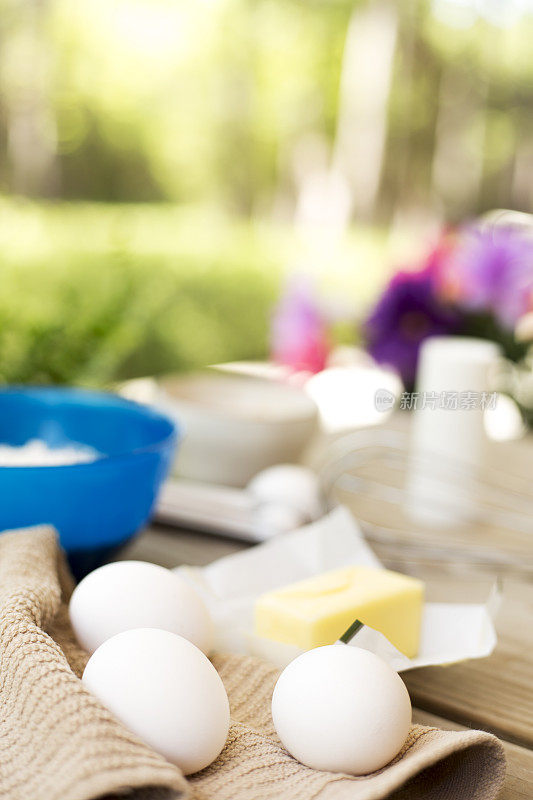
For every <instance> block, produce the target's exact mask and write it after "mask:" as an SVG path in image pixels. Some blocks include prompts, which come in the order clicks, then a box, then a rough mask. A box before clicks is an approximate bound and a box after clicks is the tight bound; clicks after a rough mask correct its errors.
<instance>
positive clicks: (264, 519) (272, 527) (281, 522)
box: [253, 503, 307, 539]
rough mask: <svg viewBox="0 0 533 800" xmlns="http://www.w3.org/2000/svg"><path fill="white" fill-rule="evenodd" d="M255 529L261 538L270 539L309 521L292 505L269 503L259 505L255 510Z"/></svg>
mask: <svg viewBox="0 0 533 800" xmlns="http://www.w3.org/2000/svg"><path fill="white" fill-rule="evenodd" d="M253 519H254V530H255V531H256V532H257V534H258V536H259V537H260V538H261V539H269V538H270V537H271V536H277V534H278V533H288V532H289V531H294V530H296V528H299V527H300V525H304V524H305V522H307V519H306V517H303V516H302V514H301V513H300V512H299V511H298V510H297V509H296V508H291V507H290V506H285V505H281V503H268V504H264V505H261V506H258V507H257V508H256V509H255V511H254V518H253Z"/></svg>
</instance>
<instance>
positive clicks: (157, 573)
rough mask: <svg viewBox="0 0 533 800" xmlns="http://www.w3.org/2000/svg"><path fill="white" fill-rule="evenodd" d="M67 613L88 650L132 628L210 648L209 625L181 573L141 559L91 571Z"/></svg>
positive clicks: (206, 617) (205, 615)
mask: <svg viewBox="0 0 533 800" xmlns="http://www.w3.org/2000/svg"><path fill="white" fill-rule="evenodd" d="M69 614H70V621H71V623H72V628H73V630H74V633H75V634H76V638H77V640H78V642H79V643H80V645H81V646H82V647H83V648H84V650H86V651H87V652H88V653H93V652H94V651H95V650H96V648H97V647H99V646H100V645H101V644H102V643H103V642H105V641H106V639H109V638H111V636H114V635H115V634H116V633H121V632H122V631H127V630H131V629H132V628H161V629H162V630H165V631H170V632H171V633H177V634H179V635H180V636H184V637H185V639H188V640H189V641H190V642H192V643H193V644H195V645H196V646H197V647H199V648H200V650H203V651H204V653H208V652H209V650H210V649H211V646H212V640H213V624H212V621H211V618H210V616H209V613H208V611H207V609H206V607H205V604H204V602H203V600H202V598H201V597H200V596H199V595H198V594H197V592H196V591H195V590H194V589H193V588H192V586H190V585H189V584H188V583H187V582H186V581H185V580H184V579H183V578H182V577H181V576H180V575H176V574H175V573H174V572H171V570H168V569H165V568H164V567H158V566H157V565H156V564H149V563H146V562H144V561H117V562H114V563H112V564H106V565H105V566H103V567H100V568H99V569H96V570H95V571H94V572H91V573H90V574H89V575H87V576H86V577H85V578H84V579H83V580H82V581H81V582H80V583H79V584H78V586H77V587H76V589H75V590H74V592H73V594H72V597H71V600H70V605H69Z"/></svg>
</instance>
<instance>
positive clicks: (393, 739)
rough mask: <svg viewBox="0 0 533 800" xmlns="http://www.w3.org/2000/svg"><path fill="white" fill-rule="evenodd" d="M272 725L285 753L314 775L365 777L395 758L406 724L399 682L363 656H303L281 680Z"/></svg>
mask: <svg viewBox="0 0 533 800" xmlns="http://www.w3.org/2000/svg"><path fill="white" fill-rule="evenodd" d="M272 719H273V721H274V725H275V728H276V731H277V733H278V736H279V738H280V739H281V741H282V743H283V745H284V746H285V748H286V749H287V750H288V751H289V753H290V754H291V755H292V756H294V758H296V759H297V760H298V761H301V762H302V764H306V765H307V766H309V767H313V768H314V769H322V770H329V771H332V772H346V773H348V774H350V775H366V774H368V773H370V772H374V770H377V769H380V768H381V767H383V766H385V764H388V763H389V761H390V760H391V759H393V758H394V756H395V755H396V754H397V753H398V752H399V750H400V749H401V747H402V745H403V743H404V742H405V740H406V738H407V734H408V732H409V727H410V724H411V702H410V700H409V694H408V692H407V689H406V688H405V685H404V683H403V681H402V679H401V678H400V676H399V675H398V674H397V673H396V672H395V671H394V670H393V669H392V668H391V667H389V665H388V664H386V663H385V661H383V660H382V659H380V658H378V656H375V655H374V654H373V653H370V652H368V651H367V650H362V649H360V648H357V647H351V646H348V645H344V644H334V645H327V646H326V647H317V648H315V649H314V650H308V651H307V652H306V653H303V654H302V655H301V656H298V658H296V659H295V660H294V661H292V662H291V663H290V664H289V665H288V666H287V667H286V668H285V669H284V670H283V672H282V673H281V675H280V677H279V679H278V682H277V683H276V686H275V689H274V695H273V697H272Z"/></svg>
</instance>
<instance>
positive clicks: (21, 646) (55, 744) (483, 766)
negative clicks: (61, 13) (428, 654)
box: [0, 526, 505, 800]
mask: <svg viewBox="0 0 533 800" xmlns="http://www.w3.org/2000/svg"><path fill="white" fill-rule="evenodd" d="M72 587H73V583H72V578H71V576H70V574H69V572H68V568H67V566H66V562H65V559H64V556H63V554H62V552H61V550H60V549H59V547H58V544H57V536H56V534H55V531H54V530H53V529H52V528H50V527H46V526H43V527H38V528H31V529H27V530H24V531H13V532H7V533H4V534H2V535H1V536H0V709H1V711H0V797H2V798H3V800H28V798H30V797H31V798H32V800H96V798H107V800H111V798H113V797H116V798H118V797H122V798H124V797H126V798H128V799H129V800H178V799H179V800H189V799H190V800H194V799H196V800H270V799H271V800H275V799H276V800H277V799H278V798H280V797H283V798H284V800H311V798H320V800H344V798H346V800H348V798H349V799H350V800H382V799H384V798H391V799H392V798H394V800H422V798H424V800H463V798H466V797H468V798H469V800H493V799H494V798H496V796H497V794H498V792H499V789H500V787H501V785H502V782H503V779H504V774H505V757H504V754H503V747H502V745H501V743H500V742H499V741H498V740H497V739H496V738H495V737H494V736H491V735H490V734H488V733H484V732H481V731H464V732H448V731H441V730H438V729H435V728H425V727H422V726H420V725H413V726H412V727H411V731H410V733H409V737H408V739H407V741H406V743H405V745H404V747H403V748H402V751H401V752H400V754H399V755H398V756H397V757H396V758H395V759H394V761H393V762H391V763H390V764H389V765H388V766H386V767H385V768H384V769H382V770H379V771H378V772H375V773H372V774H371V775H368V776H365V777H358V778H354V777H352V776H348V775H342V774H337V773H330V772H320V771H316V770H312V769H310V768H308V767H305V766H303V765H302V764H299V763H298V762H297V761H295V760H294V759H293V758H291V756H290V755H289V754H288V753H287V752H286V751H285V750H284V749H283V747H282V746H281V744H280V742H279V739H278V738H277V736H276V733H275V731H274V728H273V725H272V719H271V715H270V699H271V696H272V690H273V687H274V683H275V681H276V678H277V674H278V673H277V671H276V670H275V669H274V668H273V667H271V666H269V665H268V664H266V663H264V662H262V661H260V660H258V659H255V658H252V657H249V656H240V655H229V656H228V655H216V656H215V657H214V658H213V663H214V665H215V667H216V668H217V670H218V671H219V673H220V675H221V677H222V680H223V681H224V684H225V686H226V689H227V691H228V696H229V699H230V706H231V712H232V725H231V728H230V733H229V737H228V741H227V744H226V747H225V748H224V750H223V752H222V753H221V755H220V756H219V758H218V759H217V760H216V761H215V762H214V764H212V765H211V766H210V767H208V768H206V769H204V770H202V772H199V773H197V774H196V775H193V776H189V777H188V778H187V779H185V778H184V776H183V775H182V774H181V772H180V771H179V770H178V769H177V768H176V767H174V766H173V765H171V764H169V763H168V762H166V761H165V760H164V759H163V758H162V757H161V756H159V755H157V754H156V753H154V752H153V751H152V750H151V749H150V748H149V747H147V746H146V745H145V744H143V742H141V741H140V740H139V739H138V738H137V737H136V736H134V735H133V734H132V733H130V732H129V731H128V730H126V729H125V728H124V727H123V726H122V725H121V724H120V723H119V722H118V721H117V720H115V719H114V718H113V716H112V715H111V714H110V713H108V712H107V711H106V709H104V708H103V707H102V706H101V705H100V704H99V702H98V701H97V700H96V699H95V698H93V697H92V696H91V695H90V694H89V693H88V692H87V691H86V690H85V688H84V687H83V685H82V683H81V681H80V680H79V676H80V675H81V674H82V672H83V668H84V666H85V663H86V661H87V658H88V657H87V654H86V653H84V652H83V651H82V650H81V649H80V648H79V647H78V646H77V644H76V642H75V640H74V636H73V634H72V630H71V628H70V625H69V621H68V614H67V603H68V598H69V596H70V593H71V591H72ZM132 668H134V666H132Z"/></svg>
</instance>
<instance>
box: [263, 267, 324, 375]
mask: <svg viewBox="0 0 533 800" xmlns="http://www.w3.org/2000/svg"><path fill="white" fill-rule="evenodd" d="M326 328H327V326H326V320H325V318H324V315H323V313H322V311H321V309H320V305H319V303H318V300H317V298H316V296H315V293H314V291H313V286H312V283H311V281H310V280H309V279H308V278H306V277H305V276H294V277H292V278H291V279H290V280H289V282H288V285H287V288H286V290H285V292H284V294H283V296H282V297H281V299H280V301H279V303H278V305H277V306H276V308H275V310H274V313H273V315H272V324H271V338H270V345H271V352H272V358H273V359H274V360H275V361H277V362H278V363H280V364H284V365H286V366H288V367H291V368H292V369H293V370H294V371H295V372H300V371H305V372H320V370H322V369H324V367H325V364H326V359H327V356H328V352H329V346H328V340H327V330H326Z"/></svg>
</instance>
